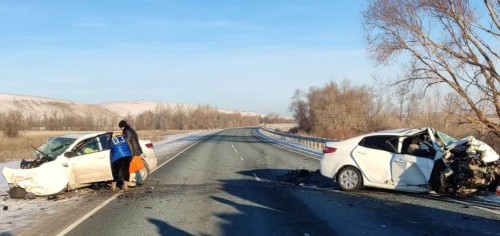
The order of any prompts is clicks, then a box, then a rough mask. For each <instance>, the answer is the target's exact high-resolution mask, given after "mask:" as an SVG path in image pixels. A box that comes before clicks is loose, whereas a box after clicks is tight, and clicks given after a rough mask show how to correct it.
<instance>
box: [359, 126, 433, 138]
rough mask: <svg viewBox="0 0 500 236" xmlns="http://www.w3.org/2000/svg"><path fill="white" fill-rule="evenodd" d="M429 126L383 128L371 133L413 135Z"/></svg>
mask: <svg viewBox="0 0 500 236" xmlns="http://www.w3.org/2000/svg"><path fill="white" fill-rule="evenodd" d="M426 129H427V127H422V128H404V129H390V130H381V131H377V132H373V133H370V134H369V135H370V136H371V135H395V136H408V135H413V134H416V133H419V132H422V131H424V130H426Z"/></svg>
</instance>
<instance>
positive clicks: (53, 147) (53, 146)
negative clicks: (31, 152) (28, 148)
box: [36, 137, 76, 159]
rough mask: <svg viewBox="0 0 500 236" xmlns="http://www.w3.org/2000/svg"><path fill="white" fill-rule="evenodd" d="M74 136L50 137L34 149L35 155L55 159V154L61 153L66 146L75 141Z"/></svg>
mask: <svg viewBox="0 0 500 236" xmlns="http://www.w3.org/2000/svg"><path fill="white" fill-rule="evenodd" d="M75 140H76V139H74V138H63V137H56V138H50V139H49V141H48V142H47V143H45V144H42V146H40V147H38V150H37V151H36V154H37V156H47V157H49V158H50V159H55V158H56V157H57V156H59V155H61V153H63V152H64V151H66V148H67V147H68V146H69V145H71V144H72V143H74V142H75Z"/></svg>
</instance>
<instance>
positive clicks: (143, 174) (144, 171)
mask: <svg viewBox="0 0 500 236" xmlns="http://www.w3.org/2000/svg"><path fill="white" fill-rule="evenodd" d="M142 162H144V168H142V169H140V170H139V173H140V174H141V177H142V181H146V179H147V178H148V176H149V172H150V170H149V165H148V163H147V162H146V161H145V160H144V159H142Z"/></svg>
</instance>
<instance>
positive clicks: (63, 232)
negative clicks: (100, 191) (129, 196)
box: [57, 134, 214, 236]
mask: <svg viewBox="0 0 500 236" xmlns="http://www.w3.org/2000/svg"><path fill="white" fill-rule="evenodd" d="M213 135H214V134H212V135H207V136H206V137H204V138H202V139H200V140H198V141H197V142H195V143H193V144H191V145H189V147H187V148H185V149H184V150H182V151H180V152H179V153H177V154H176V155H174V156H173V157H172V158H170V159H168V160H167V161H166V162H164V163H162V164H161V165H159V166H157V167H156V168H155V169H154V170H152V171H151V173H153V172H155V171H156V170H158V169H159V168H160V167H162V166H164V165H165V164H167V163H168V162H169V161H171V160H173V159H174V158H176V157H177V156H179V155H180V154H182V153H184V152H185V151H186V150H188V149H190V148H191V147H192V146H194V145H196V144H198V143H199V142H201V141H203V140H205V139H207V138H209V137H211V136H213ZM120 194H121V193H116V194H115V195H113V196H111V197H110V198H109V199H108V200H106V201H104V202H103V203H101V205H99V206H97V207H96V208H94V209H93V210H92V211H90V212H89V213H87V214H85V215H84V216H82V217H81V218H80V219H78V220H77V221H75V222H73V224H71V225H69V226H68V227H67V228H66V229H64V230H63V231H61V232H60V233H58V234H57V236H62V235H65V234H67V233H69V232H70V231H71V230H73V229H74V228H76V226H78V225H79V224H80V223H82V222H83V221H85V220H86V219H88V218H89V217H91V216H92V215H93V214H95V213H96V212H97V211H99V210H100V209H102V208H103V207H105V206H106V205H108V203H110V202H111V201H113V200H115V199H116V198H117V197H118V196H119V195H120Z"/></svg>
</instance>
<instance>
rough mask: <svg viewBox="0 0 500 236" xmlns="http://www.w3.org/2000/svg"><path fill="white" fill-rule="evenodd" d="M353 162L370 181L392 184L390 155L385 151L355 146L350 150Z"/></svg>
mask: <svg viewBox="0 0 500 236" xmlns="http://www.w3.org/2000/svg"><path fill="white" fill-rule="evenodd" d="M352 156H353V158H354V162H355V163H356V165H357V166H359V169H360V170H361V173H362V174H363V176H364V177H365V178H366V179H367V180H368V181H370V182H373V183H378V184H389V185H392V181H391V169H390V168H387V165H389V164H390V163H391V160H392V155H390V154H389V153H387V152H384V151H380V150H375V149H369V148H365V147H363V146H356V147H355V148H354V150H353V151H352Z"/></svg>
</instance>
